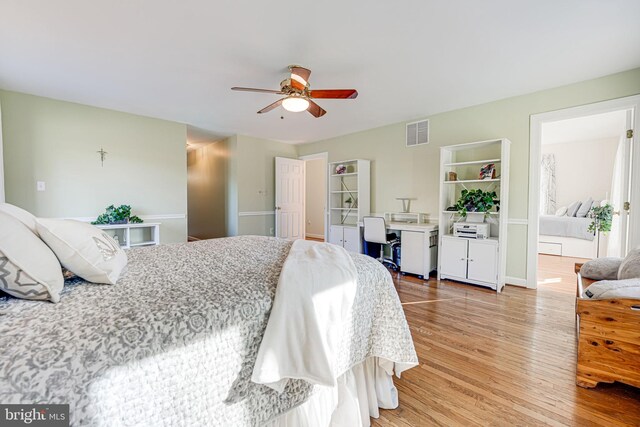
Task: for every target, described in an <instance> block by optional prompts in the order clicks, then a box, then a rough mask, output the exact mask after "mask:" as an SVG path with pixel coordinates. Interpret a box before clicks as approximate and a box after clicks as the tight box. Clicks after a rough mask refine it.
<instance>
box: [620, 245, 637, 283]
mask: <svg viewBox="0 0 640 427" xmlns="http://www.w3.org/2000/svg"><path fill="white" fill-rule="evenodd" d="M637 277H640V249H634V250H632V251H630V252H629V253H628V254H627V256H626V257H625V259H624V260H623V261H622V264H620V269H618V279H620V280H624V279H635V278H637Z"/></svg>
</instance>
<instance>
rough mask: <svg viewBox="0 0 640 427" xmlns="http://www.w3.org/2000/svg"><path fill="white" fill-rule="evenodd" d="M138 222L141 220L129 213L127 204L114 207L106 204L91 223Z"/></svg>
mask: <svg viewBox="0 0 640 427" xmlns="http://www.w3.org/2000/svg"><path fill="white" fill-rule="evenodd" d="M127 223H132V224H140V223H142V220H141V219H140V218H139V217H137V216H135V215H133V216H132V215H131V206H129V205H120V206H118V207H115V206H114V205H109V206H107V208H106V210H105V212H104V213H103V214H100V215H99V216H98V218H97V219H96V220H95V221H92V222H91V224H93V225H98V224H127Z"/></svg>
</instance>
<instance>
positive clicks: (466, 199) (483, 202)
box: [456, 189, 500, 222]
mask: <svg viewBox="0 0 640 427" xmlns="http://www.w3.org/2000/svg"><path fill="white" fill-rule="evenodd" d="M496 197H497V194H496V192H495V191H483V190H481V189H475V190H462V192H461V193H460V198H458V201H457V202H456V209H457V210H458V213H460V215H461V216H462V217H465V218H467V222H484V219H485V217H486V215H487V212H489V211H490V210H491V208H493V207H494V206H497V205H498V204H499V203H500V201H499V200H498V199H496Z"/></svg>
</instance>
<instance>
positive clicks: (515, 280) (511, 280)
mask: <svg viewBox="0 0 640 427" xmlns="http://www.w3.org/2000/svg"><path fill="white" fill-rule="evenodd" d="M504 281H505V282H506V283H507V284H508V285H515V286H522V287H523V288H526V287H527V279H521V278H519V277H510V276H507V277H505V278H504Z"/></svg>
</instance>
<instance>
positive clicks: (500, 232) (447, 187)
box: [438, 139, 511, 292]
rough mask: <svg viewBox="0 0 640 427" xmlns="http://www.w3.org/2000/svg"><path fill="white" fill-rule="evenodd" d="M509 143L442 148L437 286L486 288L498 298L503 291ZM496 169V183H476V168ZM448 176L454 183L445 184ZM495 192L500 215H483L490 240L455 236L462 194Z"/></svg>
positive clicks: (485, 142) (491, 179)
mask: <svg viewBox="0 0 640 427" xmlns="http://www.w3.org/2000/svg"><path fill="white" fill-rule="evenodd" d="M510 146H511V142H510V141H509V140H508V139H495V140H489V141H480V142H472V143H470V144H459V145H450V146H447V147H441V148H440V211H439V212H440V214H439V226H440V241H439V250H438V280H440V279H451V280H456V281H461V282H467V283H472V284H475V285H481V286H486V287H489V288H491V289H494V290H496V291H497V292H500V291H501V290H502V289H503V288H504V284H505V275H506V256H507V219H508V209H509V152H510ZM490 163H493V164H494V165H495V170H496V174H495V178H490V179H479V173H480V167H481V166H482V165H485V164H490ZM449 172H455V173H456V174H457V180H448V178H449ZM477 188H480V189H482V190H484V191H495V192H496V193H497V198H498V199H499V200H500V209H499V210H497V209H495V208H494V210H492V211H491V212H489V213H488V214H487V215H486V218H485V222H488V223H489V224H490V229H491V231H490V235H491V237H490V238H488V239H469V238H464V237H455V236H453V224H454V223H455V222H459V221H464V220H465V219H464V217H462V216H461V215H460V214H459V213H458V212H457V211H448V210H447V208H449V207H451V206H454V205H455V204H456V201H457V200H458V198H459V197H460V193H461V192H462V190H463V189H467V190H471V189H477Z"/></svg>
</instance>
